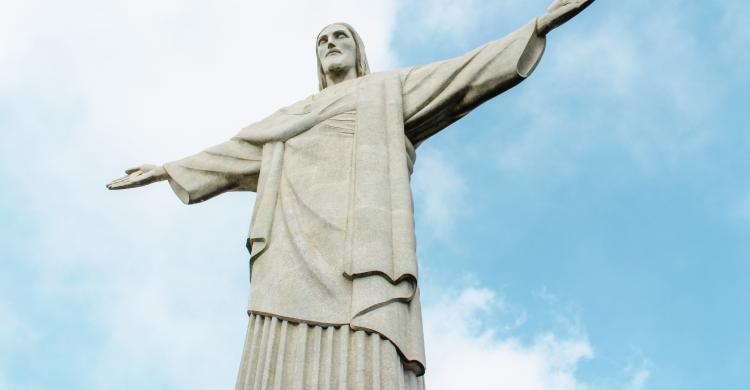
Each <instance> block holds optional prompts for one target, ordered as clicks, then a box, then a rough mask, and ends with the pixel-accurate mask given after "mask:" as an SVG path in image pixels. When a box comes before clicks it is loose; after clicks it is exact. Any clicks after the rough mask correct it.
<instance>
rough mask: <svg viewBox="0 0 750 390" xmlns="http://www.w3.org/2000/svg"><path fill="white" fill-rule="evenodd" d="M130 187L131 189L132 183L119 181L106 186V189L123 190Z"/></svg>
mask: <svg viewBox="0 0 750 390" xmlns="http://www.w3.org/2000/svg"><path fill="white" fill-rule="evenodd" d="M131 187H133V182H132V181H130V180H124V181H119V182H117V183H115V182H112V183H109V184H107V188H109V189H110V190H124V189H126V188H131Z"/></svg>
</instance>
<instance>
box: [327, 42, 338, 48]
mask: <svg viewBox="0 0 750 390" xmlns="http://www.w3.org/2000/svg"><path fill="white" fill-rule="evenodd" d="M334 47H336V45H334V44H333V42H328V48H329V49H333V48H334Z"/></svg>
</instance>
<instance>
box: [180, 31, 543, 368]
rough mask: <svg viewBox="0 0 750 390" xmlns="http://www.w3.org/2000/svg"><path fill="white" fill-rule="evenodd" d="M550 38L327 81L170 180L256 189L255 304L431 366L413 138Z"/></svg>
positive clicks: (489, 88) (185, 164)
mask: <svg viewBox="0 0 750 390" xmlns="http://www.w3.org/2000/svg"><path fill="white" fill-rule="evenodd" d="M544 47H545V40H544V37H540V36H539V35H538V34H537V32H536V21H532V22H530V23H528V24H526V25H525V26H524V27H522V28H521V29H519V30H517V31H515V32H514V33H512V34H510V35H508V36H506V37H504V38H502V39H500V40H497V41H493V42H490V43H488V44H486V45H484V46H482V47H479V48H477V49H475V50H473V51H471V52H469V53H467V54H465V55H463V56H460V57H456V58H453V59H449V60H446V61H441V62H437V63H433V64H429V65H424V66H417V67H411V68H405V69H398V70H394V71H388V72H382V73H374V74H370V75H367V76H363V77H359V78H357V79H353V80H348V81H345V82H342V83H339V84H336V85H333V86H330V87H328V88H326V89H324V90H322V91H321V92H319V93H317V94H315V95H312V96H310V97H308V98H306V99H304V100H302V101H299V102H297V103H295V104H292V105H291V106H288V107H285V108H282V109H280V110H278V111H277V112H275V113H274V114H272V115H271V116H270V117H268V118H266V119H264V120H262V121H260V122H257V123H254V124H252V125H250V126H248V127H246V128H243V129H242V130H241V131H240V132H239V133H238V134H237V135H236V136H235V137H233V138H232V139H230V140H229V141H227V142H224V143H222V144H219V145H216V146H214V147H212V148H209V149H207V150H205V151H203V152H201V153H198V154H196V155H193V156H190V157H187V158H185V159H182V160H178V161H175V162H171V163H168V164H166V165H165V169H166V171H167V173H168V174H169V182H170V185H171V187H172V189H173V190H174V191H175V193H176V194H177V196H178V197H179V198H180V199H181V200H182V201H183V202H184V203H186V204H193V203H198V202H202V201H204V200H206V199H209V198H211V197H213V196H215V195H218V194H221V193H223V192H227V191H238V190H240V191H243V190H244V191H256V192H257V198H256V201H255V209H254V212H253V218H252V222H251V227H250V233H249V238H248V241H247V246H248V249H249V250H250V267H251V276H252V278H251V284H250V290H251V292H250V299H249V305H248V313H250V314H255V315H264V316H273V317H277V318H279V319H284V320H288V321H293V322H302V323H308V324H313V325H321V326H345V325H347V326H350V327H351V328H352V329H354V330H365V331H367V332H374V333H377V334H379V335H380V336H381V337H383V338H384V339H386V340H389V341H390V342H392V343H393V345H394V346H395V347H396V350H397V351H398V353H399V355H400V356H401V359H402V361H403V364H404V366H405V367H407V368H408V369H411V370H413V371H414V372H415V373H417V375H422V374H423V373H424V370H425V353H424V343H423V335H422V322H421V321H422V320H421V309H420V304H419V288H418V274H417V259H416V242H415V236H414V222H413V209H412V207H413V206H412V198H411V188H410V184H409V178H410V175H411V172H412V168H413V164H414V160H415V147H416V146H418V145H419V144H421V143H422V142H423V141H424V140H426V139H427V138H428V137H430V136H432V135H433V134H435V133H437V132H438V131H440V130H442V129H443V128H445V127H446V126H448V125H450V124H451V123H453V122H454V121H456V120H458V119H460V118H461V117H463V116H464V115H466V114H467V113H468V112H469V111H471V110H472V109H474V108H475V107H477V106H478V105H479V104H481V103H483V102H485V101H487V100H488V99H490V98H492V97H494V96H496V95H498V94H500V93H502V92H503V91H505V90H507V89H509V88H511V87H513V86H515V85H517V84H518V83H519V82H521V81H522V80H523V79H524V78H526V77H527V76H529V75H530V74H531V72H532V71H533V70H534V68H535V67H536V64H537V63H538V61H539V59H540V58H541V56H542V54H543V51H544ZM337 123H338V124H337Z"/></svg>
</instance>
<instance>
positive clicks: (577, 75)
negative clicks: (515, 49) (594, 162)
mask: <svg viewBox="0 0 750 390" xmlns="http://www.w3.org/2000/svg"><path fill="white" fill-rule="evenodd" d="M680 4H681V3H679V2H671V1H670V2H666V3H665V2H662V3H659V4H658V5H654V3H653V2H644V1H637V2H634V3H633V4H630V5H629V6H631V8H632V9H633V11H632V12H631V13H623V12H622V10H621V9H619V8H617V7H608V6H607V5H606V4H594V5H593V6H592V7H591V8H590V9H588V10H587V11H586V15H584V16H586V17H589V19H588V20H593V22H589V23H587V24H584V26H585V28H583V27H580V25H576V26H565V27H563V28H561V29H560V30H558V31H554V32H552V34H551V36H550V37H549V41H548V50H547V54H546V55H545V58H543V59H542V61H541V64H540V66H539V68H538V70H537V72H536V73H535V74H534V75H532V76H531V78H530V79H529V80H528V81H526V82H525V85H524V86H523V88H521V90H520V94H519V95H517V97H516V98H515V99H514V101H513V104H516V106H515V107H513V110H515V112H516V113H518V114H519V115H521V116H522V117H523V118H524V119H523V120H525V121H527V122H528V126H527V127H526V128H524V129H520V130H521V134H522V135H520V136H518V137H516V139H514V140H510V142H509V141H508V139H507V138H503V139H502V140H501V142H499V145H495V144H492V145H491V146H488V147H491V148H493V149H494V150H497V149H499V150H500V154H499V157H498V163H499V166H500V168H501V169H502V170H503V171H505V172H509V173H519V174H522V175H530V174H541V175H546V176H548V177H550V178H565V177H571V176H573V175H575V174H576V173H577V172H578V171H579V170H580V165H581V164H583V163H584V160H585V158H586V157H587V156H592V155H595V154H596V153H602V154H606V155H612V153H617V154H618V155H622V156H623V157H624V158H625V159H627V163H631V162H632V163H635V164H634V165H636V166H637V168H640V169H642V170H643V171H646V172H651V171H660V170H669V169H672V168H674V167H679V166H680V164H681V163H684V162H685V161H687V160H689V159H692V158H694V156H695V154H696V153H700V152H701V151H703V150H704V149H705V148H706V146H707V145H710V144H711V142H712V141H713V140H714V139H715V137H716V134H717V129H716V122H715V120H713V118H714V116H715V115H716V110H717V109H719V107H720V102H721V101H722V98H723V96H722V87H721V79H720V78H719V77H720V74H719V73H718V72H716V69H715V66H714V64H713V62H714V59H712V58H709V56H707V55H706V53H705V51H704V50H702V48H701V47H700V45H699V44H698V39H699V37H698V36H697V34H698V33H696V32H695V31H694V30H695V29H694V28H692V26H691V24H690V23H691V19H690V18H689V16H687V15H685V14H684V13H683V12H682V11H681V5H680ZM594 15H595V18H594ZM592 18H593V19H592ZM636 19H637V20H636ZM575 22H577V21H572V23H571V24H573V23H575ZM634 26H637V28H635V27H634ZM573 27H575V28H573ZM582 88H583V89H582Z"/></svg>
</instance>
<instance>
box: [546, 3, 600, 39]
mask: <svg viewBox="0 0 750 390" xmlns="http://www.w3.org/2000/svg"><path fill="white" fill-rule="evenodd" d="M593 2H594V0H555V1H554V2H553V3H552V5H550V6H549V8H548V9H547V13H545V14H544V15H542V16H541V17H540V18H539V19H538V21H537V31H538V32H539V34H540V35H547V33H548V32H550V31H552V30H554V29H556V28H558V27H560V26H562V25H563V24H564V23H565V22H567V21H568V20H570V19H572V18H573V17H575V16H576V15H578V14H579V13H581V11H583V10H584V9H586V7H588V6H590V5H591V3H593Z"/></svg>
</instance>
